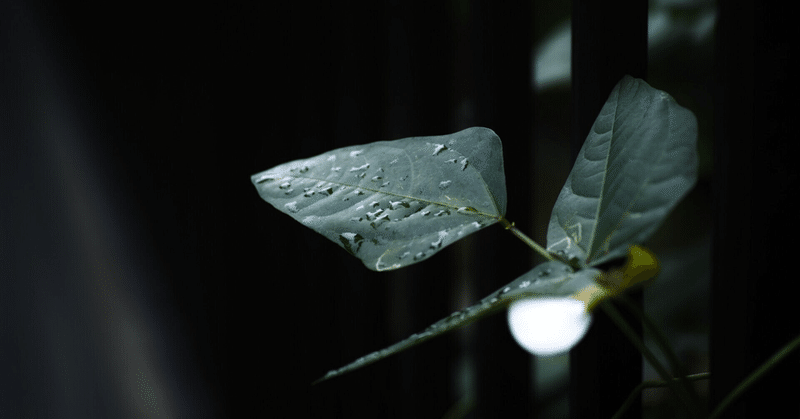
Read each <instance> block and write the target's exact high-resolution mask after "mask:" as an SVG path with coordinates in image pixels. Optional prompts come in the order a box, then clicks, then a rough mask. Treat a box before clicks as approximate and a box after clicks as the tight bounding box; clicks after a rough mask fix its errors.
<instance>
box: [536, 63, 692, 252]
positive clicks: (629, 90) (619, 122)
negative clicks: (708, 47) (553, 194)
mask: <svg viewBox="0 0 800 419" xmlns="http://www.w3.org/2000/svg"><path fill="white" fill-rule="evenodd" d="M696 150H697V119H696V118H695V116H694V114H692V112H691V111H689V110H688V109H686V108H683V107H681V106H680V105H678V104H677V103H676V102H675V100H674V99H673V98H672V97H671V96H670V95H668V94H667V93H665V92H662V91H660V90H656V89H654V88H652V87H650V86H649V85H648V84H647V83H645V82H644V81H643V80H640V79H634V78H632V77H630V76H625V77H624V78H623V79H622V80H621V81H620V82H619V83H618V84H617V86H616V87H614V90H613V91H612V92H611V95H610V96H609V98H608V101H606V103H605V105H604V106H603V109H602V110H601V111H600V115H599V116H598V117H597V120H596V121H595V123H594V125H593V126H592V130H591V132H590V133H589V136H588V137H587V139H586V142H585V143H584V145H583V148H581V151H580V153H579V154H578V159H577V161H576V162H575V166H573V168H572V172H571V173H570V175H569V177H568V178H567V182H566V184H565V185H564V188H563V189H562V190H561V193H560V195H559V197H558V200H557V201H556V204H555V206H554V207H553V212H552V215H551V217H550V225H549V227H548V231H547V250H548V251H550V252H554V253H556V252H564V253H565V254H566V255H567V257H568V258H573V257H577V258H579V259H580V260H581V261H582V262H581V264H584V263H585V264H588V265H597V264H599V263H602V262H604V261H608V260H610V259H614V258H619V257H623V256H625V254H626V252H627V251H628V246H629V245H631V244H635V243H644V242H645V241H646V240H647V239H648V238H649V237H650V235H651V234H652V233H653V232H654V231H655V230H656V229H657V228H658V227H659V225H660V224H661V222H662V221H663V220H664V218H666V216H667V214H668V213H669V211H670V210H671V209H672V208H673V207H674V206H675V205H676V204H677V203H678V201H679V200H680V199H681V198H682V197H683V196H684V195H685V194H686V193H687V192H688V191H689V190H690V189H691V188H692V187H693V186H694V184H695V182H696V180H697V151H696Z"/></svg>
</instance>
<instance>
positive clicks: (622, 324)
mask: <svg viewBox="0 0 800 419" xmlns="http://www.w3.org/2000/svg"><path fill="white" fill-rule="evenodd" d="M600 307H601V308H602V309H603V311H605V313H606V314H607V315H608V317H609V318H611V320H612V321H613V322H614V323H616V325H617V327H619V329H620V330H621V331H622V333H624V334H625V336H627V337H628V339H629V340H630V341H631V343H633V346H635V347H636V349H638V350H639V352H641V353H642V355H644V357H645V359H647V361H648V362H649V363H650V365H652V366H653V368H655V370H656V371H657V372H658V375H660V376H661V378H662V379H663V380H664V381H665V382H666V383H667V384H668V385H669V387H670V389H672V391H673V392H674V393H675V395H676V396H677V397H678V398H679V399H680V400H681V402H683V405H684V407H685V408H686V410H688V411H689V413H690V414H691V415H692V416H693V417H696V416H697V415H698V414H699V412H698V411H696V410H695V409H693V408H692V403H691V398H690V397H689V395H688V394H687V392H686V389H684V388H683V387H681V386H679V385H678V381H677V380H674V379H673V378H672V376H670V375H669V372H667V369H666V368H664V366H663V365H662V364H661V362H659V360H658V358H656V356H655V355H654V354H653V353H652V352H651V351H650V349H648V348H647V346H645V344H644V342H642V340H641V339H640V338H639V336H637V335H636V332H635V331H634V330H633V328H632V327H631V326H630V325H629V324H628V322H627V321H625V318H623V317H622V314H620V312H619V311H618V310H617V308H616V307H614V305H613V304H612V303H611V301H609V300H605V301H603V302H602V303H601V304H600Z"/></svg>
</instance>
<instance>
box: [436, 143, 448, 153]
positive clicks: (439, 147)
mask: <svg viewBox="0 0 800 419" xmlns="http://www.w3.org/2000/svg"><path fill="white" fill-rule="evenodd" d="M434 146H435V148H434V149H433V155H434V156H435V155H437V154H439V153H441V152H442V150H447V146H445V145H444V144H434Z"/></svg>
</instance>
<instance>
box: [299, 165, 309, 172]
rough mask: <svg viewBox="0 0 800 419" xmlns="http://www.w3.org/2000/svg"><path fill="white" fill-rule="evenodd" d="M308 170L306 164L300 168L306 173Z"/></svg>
mask: <svg viewBox="0 0 800 419" xmlns="http://www.w3.org/2000/svg"><path fill="white" fill-rule="evenodd" d="M307 171H308V166H305V165H304V166H303V168H302V169H300V173H305V172H307Z"/></svg>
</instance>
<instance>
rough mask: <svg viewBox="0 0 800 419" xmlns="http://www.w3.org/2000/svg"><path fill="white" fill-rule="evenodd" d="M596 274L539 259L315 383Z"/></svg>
mask: <svg viewBox="0 0 800 419" xmlns="http://www.w3.org/2000/svg"><path fill="white" fill-rule="evenodd" d="M598 275H600V270H598V269H594V268H587V269H583V270H580V271H578V272H573V271H572V268H570V267H568V266H567V265H565V264H563V263H561V262H556V261H553V262H545V263H542V264H541V265H539V266H537V267H535V268H533V269H531V270H530V271H528V272H527V273H526V274H524V275H522V276H521V277H519V278H517V279H515V280H514V281H512V282H511V283H509V284H508V285H506V286H504V287H502V288H500V289H499V290H497V291H495V292H493V293H491V294H489V296H487V297H486V298H484V299H482V300H481V301H480V303H478V304H475V305H473V306H471V307H467V308H465V309H463V310H459V311H456V312H455V313H453V314H451V315H449V316H447V317H445V318H444V319H442V320H439V321H438V322H436V323H434V324H432V325H431V326H429V327H428V328H427V329H425V330H424V331H423V332H421V333H415V334H413V335H411V336H410V337H408V338H407V339H405V340H402V341H400V342H398V343H395V344H394V345H392V346H389V347H388V348H384V349H381V350H379V351H375V352H373V353H371V354H369V355H366V356H363V357H361V358H359V359H357V360H355V361H354V362H352V363H350V364H348V365H346V366H344V367H342V368H339V369H337V370H332V371H329V372H328V373H327V374H325V376H324V377H322V378H320V379H319V380H317V381H315V383H318V382H321V381H325V380H328V379H330V378H333V377H336V376H339V375H342V374H344V373H346V372H350V371H353V370H356V369H359V368H361V367H364V366H367V365H369V364H371V363H373V362H375V361H378V360H381V359H383V358H386V357H388V356H389V355H393V354H396V353H398V352H401V351H404V350H406V349H408V348H411V347H413V346H416V345H418V344H420V343H422V342H425V341H427V340H428V339H431V338H433V337H436V336H440V335H443V334H445V333H447V332H450V331H452V330H455V329H458V328H460V327H464V326H466V325H468V324H470V323H472V322H474V321H476V320H478V319H480V318H483V317H485V316H487V315H489V314H491V313H495V312H497V311H499V310H502V309H504V308H506V307H507V306H508V305H509V304H511V303H512V302H514V301H517V300H520V299H525V298H531V297H537V296H569V295H573V294H576V293H578V292H580V291H581V290H583V289H585V288H587V287H591V286H594V285H595V282H594V279H595V278H596V277H597V276H598Z"/></svg>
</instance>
